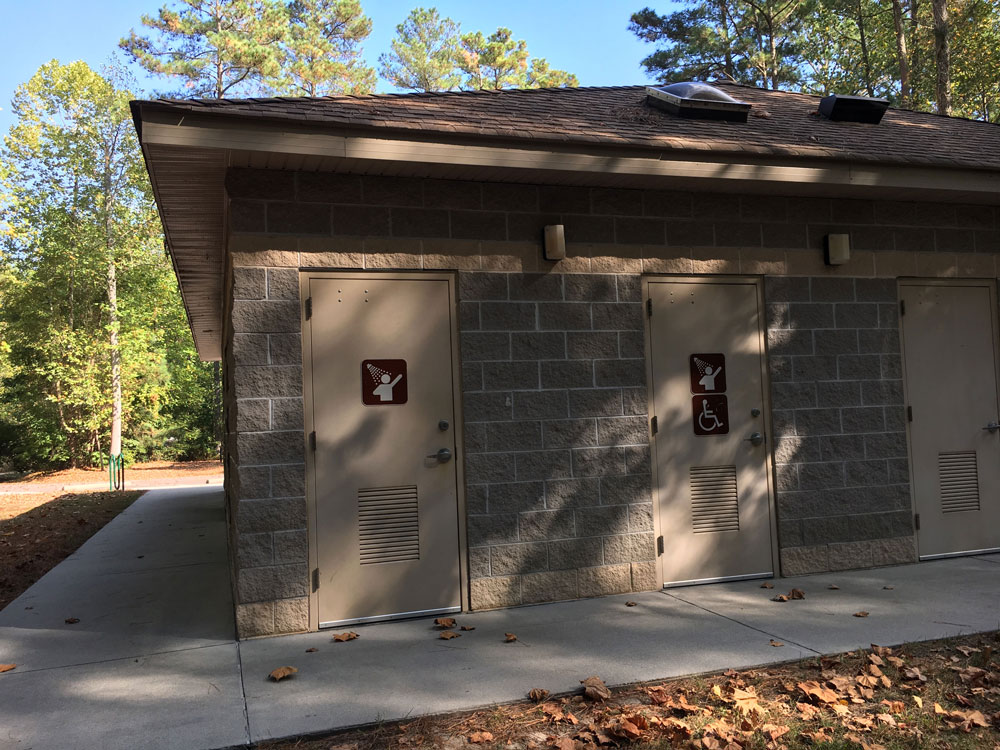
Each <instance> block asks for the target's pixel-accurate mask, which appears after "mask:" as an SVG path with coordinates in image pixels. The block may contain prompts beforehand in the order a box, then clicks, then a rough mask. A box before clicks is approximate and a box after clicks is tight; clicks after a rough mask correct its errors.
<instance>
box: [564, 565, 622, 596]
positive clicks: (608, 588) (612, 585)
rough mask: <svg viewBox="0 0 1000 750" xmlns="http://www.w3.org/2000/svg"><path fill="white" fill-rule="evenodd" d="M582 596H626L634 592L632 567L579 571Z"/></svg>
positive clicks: (620, 566) (611, 566)
mask: <svg viewBox="0 0 1000 750" xmlns="http://www.w3.org/2000/svg"><path fill="white" fill-rule="evenodd" d="M577 580H578V581H579V585H580V596H583V597H587V596H606V595H609V594H624V593H626V592H628V591H631V590H632V566H631V565H627V564H626V565H602V566H600V567H597V568H581V569H580V570H578V571H577Z"/></svg>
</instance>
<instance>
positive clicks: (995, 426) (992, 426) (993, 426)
mask: <svg viewBox="0 0 1000 750" xmlns="http://www.w3.org/2000/svg"><path fill="white" fill-rule="evenodd" d="M983 429H984V430H989V431H990V432H996V431H997V430H1000V422H990V423H989V424H988V425H986V426H985V427H984V428H983Z"/></svg>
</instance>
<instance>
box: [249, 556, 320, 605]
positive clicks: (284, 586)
mask: <svg viewBox="0 0 1000 750" xmlns="http://www.w3.org/2000/svg"><path fill="white" fill-rule="evenodd" d="M308 578H309V574H308V571H307V569H306V565H305V564H304V563H302V564H293V565H272V566H270V567H266V568H244V569H243V570H240V571H238V573H237V580H236V590H237V593H238V595H239V598H240V603H241V604H246V603H249V602H263V601H270V600H274V599H291V598H293V597H297V596H306V595H307V593H308Z"/></svg>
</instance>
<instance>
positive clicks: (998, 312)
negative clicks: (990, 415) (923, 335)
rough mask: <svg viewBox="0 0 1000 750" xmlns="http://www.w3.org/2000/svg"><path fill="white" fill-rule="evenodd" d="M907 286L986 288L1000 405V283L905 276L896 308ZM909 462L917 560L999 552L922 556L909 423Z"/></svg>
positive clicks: (906, 389)
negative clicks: (999, 294)
mask: <svg viewBox="0 0 1000 750" xmlns="http://www.w3.org/2000/svg"><path fill="white" fill-rule="evenodd" d="M905 286H944V287H985V288H986V289H987V290H988V291H989V294H990V303H991V306H992V309H991V318H992V320H991V321H990V322H991V323H992V324H993V337H992V338H993V347H994V348H993V351H994V356H993V381H994V383H995V388H996V390H997V403H998V404H1000V301H998V280H997V279H991V278H981V279H979V278H977V279H940V278H937V279H927V278H921V277H919V276H903V277H900V278H898V279H897V280H896V304H897V308H896V309H897V311H899V309H900V308H899V307H898V305H899V304H901V302H902V299H903V287H905ZM903 317H905V316H904V315H902V314H900V315H899V326H898V330H899V357H900V368H901V371H902V373H903V407H904V408H906V407H907V406H909V405H910V380H909V377H908V376H907V373H906V342H905V337H904V336H903ZM905 424H906V462H907V473H908V474H909V478H910V515H911V517H912V521H913V544H914V546H915V547H916V550H917V560H919V561H920V562H924V561H927V560H940V559H943V558H947V557H968V556H969V555H975V554H982V553H984V552H995V551H996V548H993V549H986V550H967V551H964V552H943V553H940V554H935V555H921V554H920V530H919V529H918V528H917V523H916V522H917V518H916V516H917V497H916V494H915V492H914V487H915V483H914V481H913V479H914V477H913V434H912V429H913V423H912V422H910V421H909V420H907V421H906V423H905Z"/></svg>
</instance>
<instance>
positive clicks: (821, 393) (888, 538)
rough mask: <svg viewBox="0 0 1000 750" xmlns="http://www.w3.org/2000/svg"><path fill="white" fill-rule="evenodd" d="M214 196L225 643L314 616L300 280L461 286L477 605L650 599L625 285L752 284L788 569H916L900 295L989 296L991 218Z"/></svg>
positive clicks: (604, 196)
mask: <svg viewBox="0 0 1000 750" xmlns="http://www.w3.org/2000/svg"><path fill="white" fill-rule="evenodd" d="M227 187H228V190H229V194H230V198H231V232H230V259H231V263H232V266H233V279H232V290H231V291H232V297H233V301H232V316H231V317H232V321H231V324H232V333H231V336H230V338H231V341H230V342H228V344H227V347H229V348H230V349H231V359H232V366H231V367H228V368H227V373H228V375H227V381H231V383H228V384H227V385H228V386H229V387H231V390H232V394H231V398H230V399H229V400H228V403H229V405H230V412H231V414H230V417H231V429H232V431H233V433H232V434H233V437H232V440H231V442H232V457H231V463H232V467H231V468H232V476H233V478H234V481H233V482H232V485H233V488H232V489H231V492H232V494H233V497H234V499H233V508H232V517H233V519H234V524H235V527H236V528H235V530H234V550H235V552H236V560H235V562H234V564H235V565H236V567H237V571H236V594H237V601H238V603H239V604H238V606H239V612H238V613H239V623H240V625H239V627H240V633H241V635H244V636H246V635H256V634H267V633H269V632H271V633H276V632H288V631H291V630H296V629H304V628H305V627H307V623H308V620H307V585H308V570H307V565H306V558H305V549H304V546H303V545H304V530H305V528H306V520H305V503H304V490H303V475H304V464H303V454H304V441H303V435H302V427H301V425H302V422H301V419H302V414H301V387H302V386H301V383H302V380H301V369H300V368H301V359H300V358H301V340H300V327H299V326H300V324H299V304H300V302H299V299H298V291H297V283H296V281H295V279H296V277H297V273H298V270H299V269H300V268H330V269H407V270H410V269H435V270H437V269H449V270H455V271H457V272H458V279H459V294H460V300H461V301H460V309H459V316H460V329H461V356H462V361H463V386H462V387H463V401H464V409H465V432H466V436H467V437H466V446H465V450H464V451H463V453H464V460H465V462H466V463H465V468H466V472H467V480H468V481H467V484H468V486H467V502H468V511H469V517H468V522H469V540H470V550H469V564H470V567H469V569H470V572H471V578H472V583H471V586H470V589H471V595H472V599H471V601H472V606H473V607H475V608H485V607H493V606H505V605H510V604H517V603H527V602H534V601H547V600H553V599H562V598H572V597H576V596H589V595H594V594H602V593H610V592H613V591H628V590H635V589H642V588H654V587H655V586H656V585H657V582H656V580H655V573H654V565H653V563H652V550H653V539H652V531H651V520H650V515H651V510H652V506H651V504H650V488H649V480H650V477H649V452H648V444H647V438H646V433H645V429H646V417H647V407H646V402H645V393H646V386H645V382H644V375H643V372H644V368H643V366H642V358H643V356H644V354H643V347H642V327H643V322H642V311H641V300H640V298H639V288H640V287H639V279H640V276H641V274H643V273H683V274H712V273H727V274H754V275H762V276H765V277H766V278H767V288H766V297H767V302H768V304H769V307H768V338H769V342H770V347H771V354H772V357H771V380H772V389H773V390H772V407H773V410H774V426H775V432H776V436H775V437H776V438H777V440H778V442H777V444H776V446H775V447H776V451H775V457H776V460H777V462H778V472H777V473H778V483H779V487H778V498H777V503H778V509H777V520H778V523H779V539H778V544H779V547H780V548H781V559H782V566H783V568H782V569H783V571H784V572H786V573H796V572H806V571H811V570H831V569H835V568H837V567H841V566H845V565H848V564H850V565H851V567H861V566H864V565H876V564H882V563H888V562H897V561H903V560H909V559H913V536H912V533H913V532H912V529H907V528H906V525H905V523H904V521H905V519H906V518H907V516H908V515H909V514H910V513H911V512H912V509H911V506H910V499H909V493H908V488H907V479H906V477H907V468H906V465H905V441H903V448H904V450H903V452H902V455H900V440H901V436H902V434H903V432H902V430H903V427H902V426H901V424H900V418H901V414H902V405H901V404H900V403H899V386H900V375H899V371H898V367H899V348H898V347H899V343H898V323H897V322H895V321H894V320H893V319H892V317H891V316H892V313H891V312H890V311H891V310H892V309H894V305H895V297H894V295H895V282H894V279H895V278H896V277H898V276H929V277H947V276H965V277H993V278H995V277H996V276H997V258H998V255H1000V229H998V225H997V213H996V209H994V208H993V207H983V206H961V205H944V204H916V203H899V202H888V201H885V202H883V201H868V200H831V199H822V198H785V197H776V196H750V195H744V196H740V195H719V194H700V193H690V192H688V193H680V192H670V191H653V190H642V191H637V190H617V189H604V188H585V187H563V186H532V185H507V184H488V183H474V182H449V181H441V180H420V179H410V178H405V179H404V178H389V177H367V176H366V177H361V176H357V175H334V174H316V173H308V174H307V173H294V172H270V171H257V170H231V171H230V173H229V177H228V180H227ZM552 223H562V224H564V226H565V228H566V237H567V251H568V257H567V258H566V259H565V260H563V261H560V262H558V263H550V262H547V261H545V260H543V259H542V252H541V231H542V227H543V226H545V225H546V224H552ZM829 232H849V233H850V234H851V238H852V248H853V251H852V258H851V261H850V263H849V264H847V265H845V266H840V267H835V268H834V267H828V266H825V265H824V263H823V257H822V244H823V237H824V236H825V235H826V234H827V233H829ZM876 363H877V371H876ZM640 428H641V429H640ZM838 451H839V452H838ZM817 488H818V489H817ZM852 545H853V546H852Z"/></svg>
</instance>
